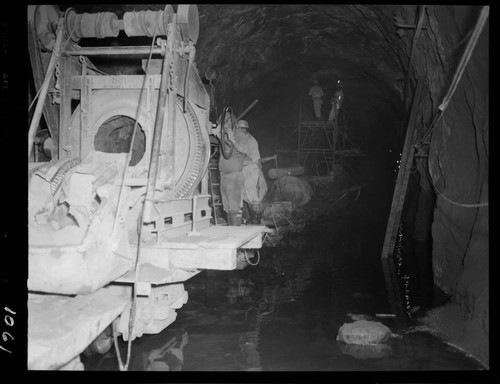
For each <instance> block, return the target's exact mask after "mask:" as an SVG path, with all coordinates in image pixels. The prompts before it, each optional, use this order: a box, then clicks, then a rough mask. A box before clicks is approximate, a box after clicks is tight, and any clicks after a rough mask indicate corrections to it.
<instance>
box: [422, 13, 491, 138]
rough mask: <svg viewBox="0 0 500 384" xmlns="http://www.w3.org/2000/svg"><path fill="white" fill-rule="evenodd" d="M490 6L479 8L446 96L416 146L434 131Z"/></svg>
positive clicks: (453, 91) (461, 73) (462, 71)
mask: <svg viewBox="0 0 500 384" xmlns="http://www.w3.org/2000/svg"><path fill="white" fill-rule="evenodd" d="M489 11H490V7H489V6H484V7H483V8H482V10H481V14H480V15H479V19H478V21H477V23H476V26H475V27H474V32H473V33H472V35H471V37H470V39H469V42H468V43H467V47H466V48H465V52H464V54H463V56H462V58H461V59H460V63H459V65H458V67H457V70H456V72H455V75H454V76H453V80H452V82H451V85H450V88H449V90H448V92H447V93H446V96H445V97H444V98H443V101H442V102H441V104H440V105H439V107H438V110H439V111H438V113H437V115H436V116H435V117H434V120H433V122H432V124H431V126H430V128H429V129H428V130H427V132H426V133H425V134H424V136H423V137H422V139H420V140H419V143H418V144H417V146H418V147H420V146H422V145H423V144H424V143H425V141H426V140H427V138H428V137H429V136H430V135H431V133H432V132H433V131H434V129H435V128H436V126H437V124H438V123H439V121H440V120H441V118H442V116H443V113H444V111H445V110H446V108H447V107H448V104H449V102H450V100H451V98H452V96H453V94H454V93H455V90H456V89H457V86H458V83H459V82H460V79H461V78H462V75H463V73H464V71H465V68H466V66H467V64H468V62H469V60H470V57H471V55H472V51H473V50H474V48H475V46H476V44H477V40H478V39H479V36H480V35H481V32H482V30H483V28H484V25H485V24H486V21H487V19H488V15H489Z"/></svg>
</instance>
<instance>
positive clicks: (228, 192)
mask: <svg viewBox="0 0 500 384" xmlns="http://www.w3.org/2000/svg"><path fill="white" fill-rule="evenodd" d="M248 128H249V126H248V122H247V121H246V120H240V121H239V122H238V124H237V126H236V129H235V130H234V132H232V131H229V132H228V133H229V135H228V136H229V140H230V141H231V143H232V144H233V147H234V149H233V153H232V155H231V157H230V158H229V159H226V158H224V156H221V157H220V160H219V170H220V173H221V185H220V187H221V197H222V205H223V207H224V211H225V212H226V216H227V224H228V225H236V226H238V225H241V222H242V213H243V212H242V209H243V200H245V201H246V202H247V203H248V204H249V205H250V208H251V210H252V212H251V220H250V221H251V222H256V223H257V224H260V221H261V207H260V203H261V201H262V199H263V198H264V196H265V194H266V192H267V184H266V181H265V179H264V175H263V174H262V170H261V159H260V154H259V146H258V143H257V140H255V138H254V137H253V136H252V135H251V134H250V133H249V132H248Z"/></svg>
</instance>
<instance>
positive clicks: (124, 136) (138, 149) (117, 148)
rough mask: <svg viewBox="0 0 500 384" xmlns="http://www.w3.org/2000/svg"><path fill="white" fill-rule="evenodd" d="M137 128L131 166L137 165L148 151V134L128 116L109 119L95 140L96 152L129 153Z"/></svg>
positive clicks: (100, 128) (101, 127) (98, 131)
mask: <svg viewBox="0 0 500 384" xmlns="http://www.w3.org/2000/svg"><path fill="white" fill-rule="evenodd" d="M135 126H136V128H135V138H134V146H133V148H132V156H131V158H130V163H129V165H130V166H131V167H133V166H135V165H137V164H138V163H139V161H141V160H142V158H143V157H144V153H145V151H146V134H145V133H144V130H143V129H142V127H141V125H140V124H139V123H138V122H136V120H134V119H132V118H131V117H128V116H112V117H110V118H109V119H107V120H106V121H105V122H104V123H103V124H101V126H100V127H99V129H98V130H97V134H96V135H95V138H94V148H95V150H96V151H100V152H105V153H128V152H129V150H130V144H131V141H132V136H133V131H134V127H135Z"/></svg>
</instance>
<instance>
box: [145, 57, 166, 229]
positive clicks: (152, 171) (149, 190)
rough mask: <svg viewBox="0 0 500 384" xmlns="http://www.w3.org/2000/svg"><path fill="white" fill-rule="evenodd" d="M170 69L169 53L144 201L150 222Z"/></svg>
mask: <svg viewBox="0 0 500 384" xmlns="http://www.w3.org/2000/svg"><path fill="white" fill-rule="evenodd" d="M169 71H170V60H169V55H165V56H164V58H163V70H162V74H161V82H160V95H159V97H158V107H157V108H156V120H155V127H154V132H153V142H152V144H151V159H150V161H149V173H148V184H147V186H146V199H145V201H144V216H143V219H142V220H143V222H149V220H150V214H151V207H152V203H153V198H154V193H155V188H156V177H157V174H158V164H159V161H160V143H161V134H162V131H163V120H164V117H165V106H166V101H167V91H168V78H169Z"/></svg>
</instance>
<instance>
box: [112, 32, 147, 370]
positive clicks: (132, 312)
mask: <svg viewBox="0 0 500 384" xmlns="http://www.w3.org/2000/svg"><path fill="white" fill-rule="evenodd" d="M154 31H155V33H154V34H153V39H152V41H151V47H150V52H149V57H148V61H147V63H146V71H145V75H144V80H143V84H142V87H141V93H140V95H139V103H138V106H137V112H136V119H135V124H134V129H133V132H132V138H131V140H130V146H129V150H128V153H127V158H126V161H125V164H124V169H123V175H122V181H121V185H120V192H119V197H118V204H117V208H116V218H115V222H114V224H113V236H114V229H115V225H116V219H118V216H119V213H120V211H121V209H120V206H121V200H122V196H123V193H122V192H123V189H124V186H125V180H126V175H127V170H128V165H129V163H130V159H131V157H132V149H133V147H134V141H135V136H136V130H137V126H138V120H139V114H140V110H141V105H142V97H143V94H144V90H145V89H146V81H147V79H148V77H149V64H150V62H151V57H152V55H153V46H154V42H155V39H156V33H157V24H156V23H155V27H154ZM143 212H144V204H143V206H142V208H141V213H140V215H139V217H138V220H140V221H141V222H142V214H143ZM141 228H142V226H141ZM141 233H142V231H141V230H140V231H139V235H138V239H137V240H138V241H137V253H136V262H135V269H134V288H133V296H132V303H131V305H130V315H129V332H128V344H127V360H126V363H125V364H123V361H122V359H121V356H120V352H119V349H118V346H117V338H116V335H115V336H114V337H115V349H116V351H117V355H116V357H117V359H118V364H119V368H120V371H127V370H128V366H129V363H130V356H131V349H132V335H133V332H134V323H135V315H136V300H137V282H138V279H139V253H140V244H141Z"/></svg>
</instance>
